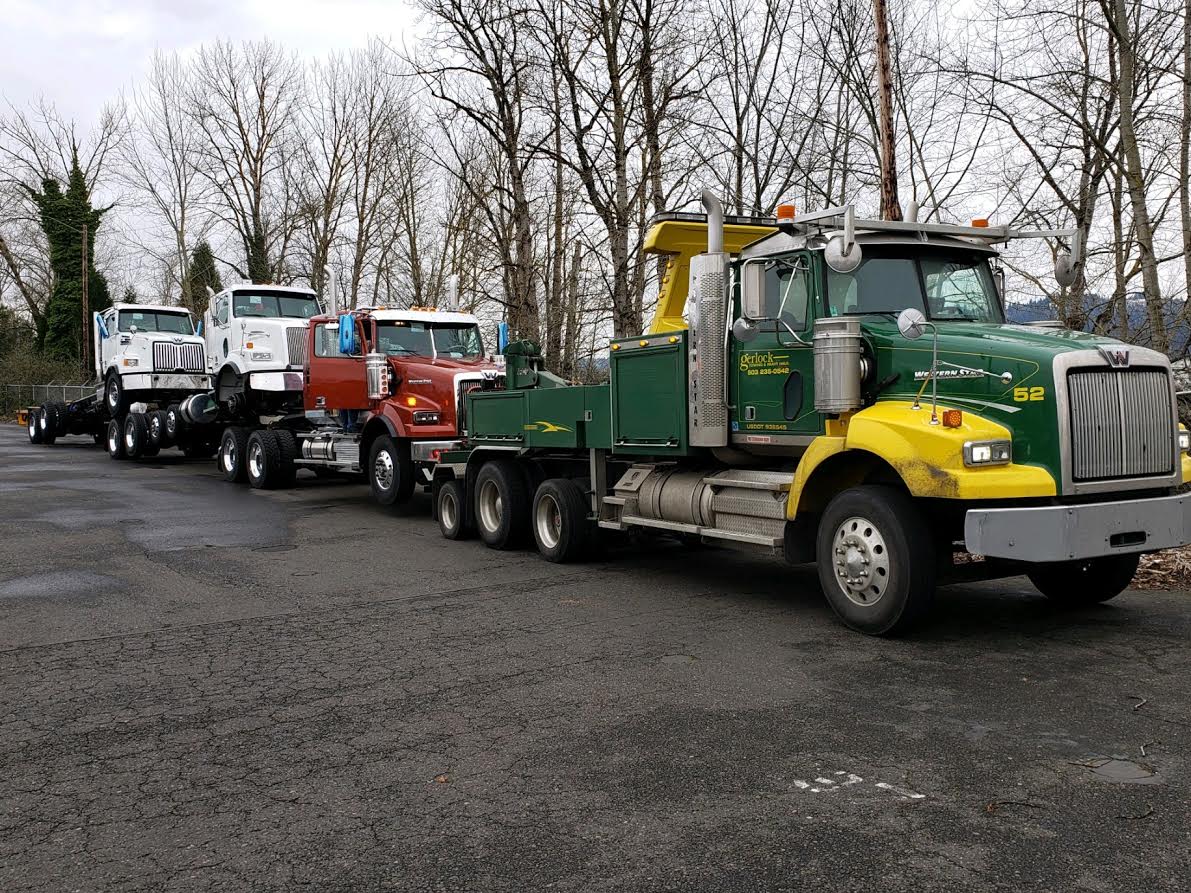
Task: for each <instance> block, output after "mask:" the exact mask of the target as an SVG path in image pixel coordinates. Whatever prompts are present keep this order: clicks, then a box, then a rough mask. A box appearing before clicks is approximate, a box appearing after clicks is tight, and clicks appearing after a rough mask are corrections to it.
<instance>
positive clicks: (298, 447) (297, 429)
mask: <svg viewBox="0 0 1191 893" xmlns="http://www.w3.org/2000/svg"><path fill="white" fill-rule="evenodd" d="M306 348H307V349H306V365H305V370H304V371H305V375H304V384H303V408H302V411H301V412H295V413H290V414H288V415H284V416H280V417H277V418H272V419H269V418H262V419H261V421H260V424H258V425H246V424H243V423H236V422H234V421H231V422H223V424H225V425H226V427H224V429H223V433H222V438H221V441H220V447H219V453H218V461H219V468H220V470H221V471H222V472H223V475H224V477H225V478H227V479H228V480H229V481H245V480H246V481H247V482H248V483H249V484H250V485H251V486H253V487H257V488H275V487H281V486H287V485H289V484H290V483H292V482H293V480H294V476H295V475H296V473H297V471H298V469H299V468H310V469H312V470H314V471H315V472H316V473H324V474H326V473H347V474H363V475H366V476H367V478H368V482H369V484H370V486H371V488H372V493H373V496H374V498H375V499H376V501H377V502H379V503H381V504H382V505H391V504H395V503H399V502H403V501H405V500H407V499H408V498H409V497H410V495H411V494H412V493H413V491H414V488H415V487H416V486H418V485H419V484H421V485H423V486H427V487H428V486H429V485H430V482H431V472H432V469H433V466H434V465H435V463H436V462H437V460H438V457H439V455H440V454H441V453H443V452H445V451H447V450H449V449H452V448H454V447H455V446H457V445H458V443H459V441H460V440H461V438H462V437H463V435H464V434H465V432H466V429H467V419H466V416H465V407H466V402H465V401H464V399H463V398H464V395H465V394H467V393H468V392H469V391H471V390H474V389H476V388H481V387H495V386H496V383H497V379H498V376H499V375H500V374H501V369H500V367H498V366H497V365H496V364H494V363H493V362H492V361H491V360H490V359H489V358H488V356H487V355H486V354H485V352H484V343H483V340H482V338H481V337H480V326H479V321H478V320H477V319H476V317H474V316H472V315H471V314H467V313H457V312H451V311H440V310H435V309H429V308H411V309H389V308H376V309H372V308H369V309H360V310H354V311H352V312H350V313H345V314H342V315H338V316H336V315H323V316H316V317H313V318H312V319H311V320H310V322H309V327H308V329H307V332H306ZM182 415H183V417H184V419H185V420H186V421H187V422H188V423H189V424H193V425H212V424H220V423H221V419H227V413H226V408H225V407H222V406H221V404H220V403H218V402H217V401H216V399H215V398H214V397H213V396H212V395H210V394H204V395H200V396H196V397H193V398H191V399H190V400H188V401H186V403H185V404H183V406H182Z"/></svg>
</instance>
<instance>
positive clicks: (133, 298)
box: [120, 285, 140, 304]
mask: <svg viewBox="0 0 1191 893" xmlns="http://www.w3.org/2000/svg"><path fill="white" fill-rule="evenodd" d="M120 302H121V303H122V304H139V303H140V300H139V299H138V298H137V294H136V289H135V288H133V287H132V286H131V285H130V286H128V287H127V288H126V289H124V294H122V295H120Z"/></svg>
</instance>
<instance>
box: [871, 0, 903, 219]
mask: <svg viewBox="0 0 1191 893" xmlns="http://www.w3.org/2000/svg"><path fill="white" fill-rule="evenodd" d="M873 16H874V18H875V20H876V28H877V93H878V94H879V99H880V113H881V128H880V130H881V217H882V218H884V219H885V220H901V219H902V206H901V203H900V202H899V201H898V198H897V157H896V156H895V154H894V153H895V150H896V141H895V140H894V138H893V70H892V68H893V67H892V65H891V64H890V60H889V25H888V22H887V18H886V10H885V0H873Z"/></svg>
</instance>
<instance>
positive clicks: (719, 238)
mask: <svg viewBox="0 0 1191 893" xmlns="http://www.w3.org/2000/svg"><path fill="white" fill-rule="evenodd" d="M702 201H703V208H704V210H705V211H706V212H707V253H706V254H699V255H696V256H695V257H693V258H691V280H690V292H689V293H690V298H689V299H688V301H689V303H688V307H689V317H690V318H689V320H688V323H689V325H688V328H689V337H688V339H687V355H688V361H689V363H688V365H689V370H690V371H689V373H688V374H689V379H688V381H687V402H688V412H689V415H688V419H689V421H688V426H687V433H688V436H689V439H690V443H691V446H701V447H722V446H727V445H728V407H727V405H726V403H725V401H724V384H725V382H726V381H727V362H728V357H727V350H726V347H727V331H728V320H727V316H728V255H727V254H725V253H724V206H723V205H722V204H720V200H719V199H718V198H716V196H715V194H714V193H713V192H712V191H711V190H710V189H704V190H703V195H702Z"/></svg>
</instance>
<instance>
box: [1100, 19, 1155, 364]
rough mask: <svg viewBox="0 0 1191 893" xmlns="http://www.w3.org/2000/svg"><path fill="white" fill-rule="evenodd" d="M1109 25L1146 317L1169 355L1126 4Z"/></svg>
mask: <svg viewBox="0 0 1191 893" xmlns="http://www.w3.org/2000/svg"><path fill="white" fill-rule="evenodd" d="M1111 3H1112V12H1111V14H1110V17H1109V21H1110V23H1111V25H1112V28H1113V31H1114V32H1115V34H1116V39H1117V53H1118V55H1119V57H1120V60H1121V71H1120V77H1119V78H1118V80H1117V83H1116V94H1117V101H1118V104H1119V107H1120V113H1121V148H1122V150H1123V152H1124V156H1125V186H1126V188H1127V189H1128V191H1129V204H1130V205H1131V207H1132V210H1133V228H1134V231H1135V232H1136V234H1137V253H1138V255H1139V258H1138V260H1139V264H1140V266H1141V281H1142V289H1143V291H1144V293H1145V302H1146V313H1147V317H1148V319H1149V324H1150V343H1151V344H1152V345H1153V347H1154V349H1155V350H1160V351H1162V352H1163V353H1166V352H1167V351H1168V350H1169V349H1170V338H1169V336H1168V334H1167V331H1166V321H1165V319H1164V317H1163V312H1162V309H1163V308H1162V290H1161V286H1160V284H1159V281H1158V259H1157V258H1156V257H1155V256H1154V230H1153V225H1152V224H1151V221H1150V211H1149V208H1148V207H1147V205H1146V184H1145V168H1144V167H1143V166H1142V161H1141V150H1140V148H1139V147H1138V144H1137V130H1136V125H1135V122H1134V111H1135V109H1134V101H1135V91H1136V86H1137V53H1136V47H1135V46H1134V43H1133V34H1132V32H1131V30H1130V26H1129V12H1128V10H1127V8H1126V5H1125V0H1111ZM1106 12H1107V10H1106Z"/></svg>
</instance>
